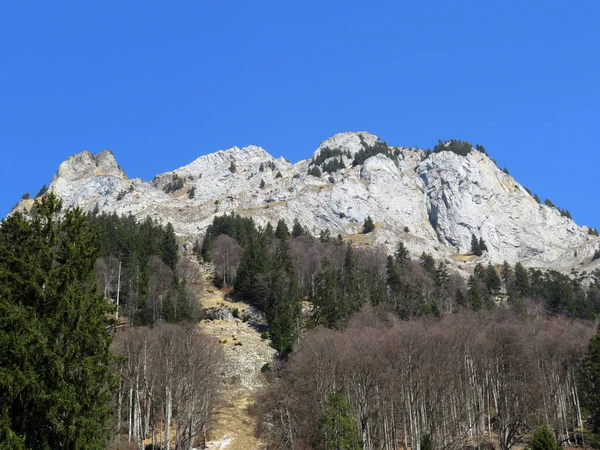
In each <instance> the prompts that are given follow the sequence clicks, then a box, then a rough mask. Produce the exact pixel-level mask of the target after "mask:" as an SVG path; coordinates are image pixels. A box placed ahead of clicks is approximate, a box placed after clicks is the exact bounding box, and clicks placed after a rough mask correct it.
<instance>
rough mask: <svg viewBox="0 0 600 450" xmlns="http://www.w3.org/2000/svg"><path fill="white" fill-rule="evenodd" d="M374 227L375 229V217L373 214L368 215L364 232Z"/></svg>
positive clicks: (368, 231) (364, 223)
mask: <svg viewBox="0 0 600 450" xmlns="http://www.w3.org/2000/svg"><path fill="white" fill-rule="evenodd" d="M374 229H375V223H374V222H373V219H371V216H367V218H366V219H365V221H364V222H363V233H364V234H367V233H370V232H371V231H373V230H374Z"/></svg>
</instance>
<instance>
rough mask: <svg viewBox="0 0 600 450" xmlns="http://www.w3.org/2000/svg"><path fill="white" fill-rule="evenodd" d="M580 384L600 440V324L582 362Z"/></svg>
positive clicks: (583, 402)
mask: <svg viewBox="0 0 600 450" xmlns="http://www.w3.org/2000/svg"><path fill="white" fill-rule="evenodd" d="M579 385H580V389H581V397H582V404H583V406H585V408H586V409H587V411H588V413H589V423H590V425H591V427H592V432H593V433H594V434H595V435H596V439H597V440H600V326H599V327H598V329H597V331H596V334H595V335H594V336H593V337H592V339H591V340H590V343H589V344H588V348H587V352H586V354H585V357H584V359H583V361H582V364H581V369H580V377H579Z"/></svg>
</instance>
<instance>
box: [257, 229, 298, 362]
mask: <svg viewBox="0 0 600 450" xmlns="http://www.w3.org/2000/svg"><path fill="white" fill-rule="evenodd" d="M267 292H268V294H267V299H266V307H265V315H266V318H267V320H268V321H269V327H270V335H271V345H272V346H273V348H275V349H276V350H277V351H278V352H279V355H280V357H282V358H284V359H285V358H286V357H287V356H288V355H289V354H290V353H291V351H292V349H293V347H294V344H295V342H296V339H297V337H298V333H299V321H300V312H301V305H300V300H301V299H300V289H299V287H298V282H297V279H296V275H295V274H294V270H293V267H292V260H291V259H290V256H289V250H288V242H287V239H285V238H284V239H282V240H281V241H280V243H279V246H278V248H277V252H276V254H275V258H274V259H273V261H272V263H271V268H270V271H269V284H268V290H267Z"/></svg>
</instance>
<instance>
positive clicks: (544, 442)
mask: <svg viewBox="0 0 600 450" xmlns="http://www.w3.org/2000/svg"><path fill="white" fill-rule="evenodd" d="M530 448H531V450H558V449H559V446H558V443H557V442H556V438H555V437H554V433H552V431H550V428H548V426H547V425H544V426H542V427H540V428H538V429H537V430H536V431H535V433H534V435H533V440H532V441H531V446H530Z"/></svg>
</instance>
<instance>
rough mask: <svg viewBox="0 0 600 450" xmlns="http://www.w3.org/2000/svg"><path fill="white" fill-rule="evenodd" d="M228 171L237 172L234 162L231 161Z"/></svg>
mask: <svg viewBox="0 0 600 450" xmlns="http://www.w3.org/2000/svg"><path fill="white" fill-rule="evenodd" d="M229 171H230V172H231V173H235V172H236V171H237V168H236V167H235V162H233V161H231V164H229Z"/></svg>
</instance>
